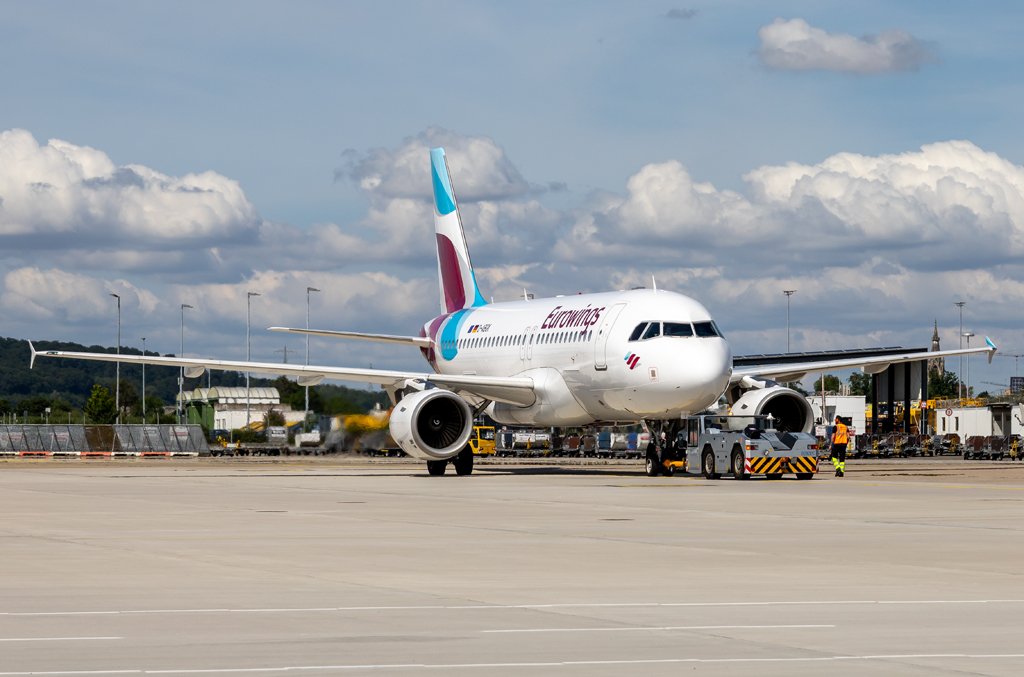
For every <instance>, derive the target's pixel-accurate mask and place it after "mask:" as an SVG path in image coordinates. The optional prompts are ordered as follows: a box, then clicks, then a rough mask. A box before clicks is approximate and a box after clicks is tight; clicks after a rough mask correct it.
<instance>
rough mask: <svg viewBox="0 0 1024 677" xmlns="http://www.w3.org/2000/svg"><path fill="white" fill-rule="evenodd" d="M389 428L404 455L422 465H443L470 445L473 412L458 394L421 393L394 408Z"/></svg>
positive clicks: (438, 390) (418, 392)
mask: <svg viewBox="0 0 1024 677" xmlns="http://www.w3.org/2000/svg"><path fill="white" fill-rule="evenodd" d="M390 425H391V436H392V437H393V438H395V442H397V443H398V446H400V447H401V448H402V449H403V450H404V451H405V453H407V454H409V455H410V456H412V457H413V458H418V459H420V460H423V461H443V460H445V459H449V458H452V457H453V456H455V455H457V454H458V453H459V452H460V451H462V449H463V448H464V447H465V446H466V443H467V442H469V436H470V434H471V433H472V432H473V412H472V411H471V410H470V408H469V404H467V403H466V401H465V400H464V399H462V398H461V397H459V396H458V395H456V394H455V393H452V392H449V391H447V390H441V389H433V390H420V391H417V392H414V393H410V394H408V395H406V396H405V397H403V398H402V399H401V400H400V401H399V402H398V404H396V405H395V408H394V410H392V412H391V424H390Z"/></svg>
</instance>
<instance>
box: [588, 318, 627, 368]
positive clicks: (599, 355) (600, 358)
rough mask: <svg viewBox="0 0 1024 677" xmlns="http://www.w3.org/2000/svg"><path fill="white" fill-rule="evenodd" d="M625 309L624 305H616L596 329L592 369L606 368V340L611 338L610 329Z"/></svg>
mask: <svg viewBox="0 0 1024 677" xmlns="http://www.w3.org/2000/svg"><path fill="white" fill-rule="evenodd" d="M625 307H626V304H625V303H616V304H615V305H614V306H612V307H611V308H610V309H609V310H608V314H607V315H605V316H604V318H603V319H602V320H601V323H600V324H599V325H598V328H597V337H596V340H595V341H594V369H596V370H598V371H604V370H605V369H607V368H608V338H609V337H610V336H611V333H612V327H613V326H614V325H615V320H616V319H618V317H619V313H621V312H622V309H623V308H625Z"/></svg>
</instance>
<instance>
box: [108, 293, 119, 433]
mask: <svg viewBox="0 0 1024 677" xmlns="http://www.w3.org/2000/svg"><path fill="white" fill-rule="evenodd" d="M110 295H111V296H113V297H114V298H115V299H117V357H118V360H117V375H116V376H115V377H114V379H115V381H114V408H115V409H116V410H117V423H118V425H120V423H121V360H120V357H121V297H120V296H118V295H117V294H114V293H113V292H111V294H110Z"/></svg>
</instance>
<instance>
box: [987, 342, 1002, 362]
mask: <svg viewBox="0 0 1024 677" xmlns="http://www.w3.org/2000/svg"><path fill="white" fill-rule="evenodd" d="M985 344H986V345H987V346H988V363H989V364H992V357H993V356H994V355H995V354H996V351H997V350H999V346H997V345H996V344H995V342H994V341H993V340H992V339H990V338H989V337H987V336H986V337H985Z"/></svg>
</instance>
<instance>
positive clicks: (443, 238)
mask: <svg viewBox="0 0 1024 677" xmlns="http://www.w3.org/2000/svg"><path fill="white" fill-rule="evenodd" d="M430 174H431V178H432V180H433V184H434V230H435V233H436V235H437V265H438V270H439V272H440V277H441V305H442V306H444V309H445V312H447V313H454V312H455V311H457V310H463V309H465V308H476V307H479V306H484V305H487V301H485V300H484V297H483V295H481V294H480V288H479V287H478V286H477V284H476V275H475V274H474V273H473V264H472V263H471V262H470V260H469V248H468V247H467V246H466V233H465V231H463V229H462V217H461V216H459V207H458V204H457V203H456V202H455V191H454V190H452V180H451V177H450V176H449V175H448V161H447V160H446V159H445V155H444V148H432V149H431V150H430Z"/></svg>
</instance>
